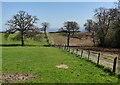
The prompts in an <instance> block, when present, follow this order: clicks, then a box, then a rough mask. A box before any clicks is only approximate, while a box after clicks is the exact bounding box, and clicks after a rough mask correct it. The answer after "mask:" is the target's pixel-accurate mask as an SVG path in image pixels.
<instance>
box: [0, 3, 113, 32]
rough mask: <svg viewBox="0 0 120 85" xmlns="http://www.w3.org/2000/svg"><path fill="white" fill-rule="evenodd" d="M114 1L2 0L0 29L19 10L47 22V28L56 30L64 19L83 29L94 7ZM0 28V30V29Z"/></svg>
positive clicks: (109, 6) (39, 22)
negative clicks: (10, 0) (46, 0)
mask: <svg viewBox="0 0 120 85" xmlns="http://www.w3.org/2000/svg"><path fill="white" fill-rule="evenodd" d="M114 6H115V4H114V2H2V25H3V27H2V29H1V30H5V28H6V26H5V23H6V21H7V20H9V19H11V18H12V16H13V15H15V14H16V13H18V11H20V10H24V11H26V12H27V13H29V14H31V15H34V16H37V18H39V21H38V23H37V26H39V27H40V26H41V23H42V22H49V23H50V29H49V30H52V31H54V30H58V29H59V28H60V27H62V26H63V23H64V22H65V21H69V20H70V21H76V22H78V24H79V25H80V27H81V30H83V24H84V23H85V22H86V20H87V19H92V18H93V15H94V9H96V8H99V7H105V8H111V7H114ZM1 30H0V31H1Z"/></svg>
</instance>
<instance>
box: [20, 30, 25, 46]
mask: <svg viewBox="0 0 120 85" xmlns="http://www.w3.org/2000/svg"><path fill="white" fill-rule="evenodd" d="M21 43H22V44H21V46H24V35H23V31H21Z"/></svg>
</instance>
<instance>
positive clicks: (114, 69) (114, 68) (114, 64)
mask: <svg viewBox="0 0 120 85" xmlns="http://www.w3.org/2000/svg"><path fill="white" fill-rule="evenodd" d="M116 63H117V57H115V58H114V63H113V73H114V74H115V71H116Z"/></svg>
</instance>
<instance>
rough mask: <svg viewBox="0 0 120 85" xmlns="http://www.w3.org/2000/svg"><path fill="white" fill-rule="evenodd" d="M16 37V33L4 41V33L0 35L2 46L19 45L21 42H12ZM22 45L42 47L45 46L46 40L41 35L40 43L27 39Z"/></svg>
mask: <svg viewBox="0 0 120 85" xmlns="http://www.w3.org/2000/svg"><path fill="white" fill-rule="evenodd" d="M15 35H17V33H15V34H10V36H9V37H8V39H7V40H6V39H5V38H4V33H0V36H2V44H4V45H13V46H14V45H20V44H21V41H18V40H14V41H13V40H12V38H13V37H14V36H15ZM24 43H25V45H36V46H43V45H47V42H46V39H45V38H44V35H43V34H41V41H40V42H38V41H34V40H32V39H30V38H27V39H25V40H24Z"/></svg>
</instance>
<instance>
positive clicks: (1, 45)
mask: <svg viewBox="0 0 120 85" xmlns="http://www.w3.org/2000/svg"><path fill="white" fill-rule="evenodd" d="M15 46H21V44H0V47H15ZM24 46H40V45H27V44H25V45H24ZM24 46H23V47H24ZM43 46H44V45H43Z"/></svg>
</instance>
